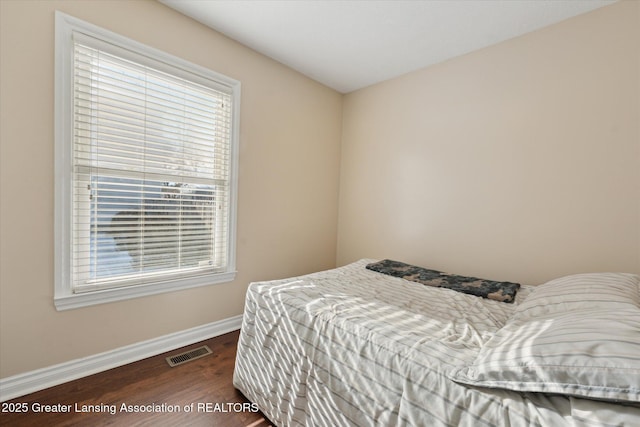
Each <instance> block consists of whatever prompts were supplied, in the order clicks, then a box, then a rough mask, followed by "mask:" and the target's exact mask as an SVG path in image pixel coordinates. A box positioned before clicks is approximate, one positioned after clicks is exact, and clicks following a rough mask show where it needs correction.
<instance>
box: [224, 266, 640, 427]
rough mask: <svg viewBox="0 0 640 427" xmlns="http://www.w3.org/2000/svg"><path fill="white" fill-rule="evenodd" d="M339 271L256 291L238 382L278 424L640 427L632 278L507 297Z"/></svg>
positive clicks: (637, 319) (555, 284)
mask: <svg viewBox="0 0 640 427" xmlns="http://www.w3.org/2000/svg"><path fill="white" fill-rule="evenodd" d="M375 262H376V260H368V259H363V260H360V261H357V262H354V263H352V264H349V265H346V266H344V267H340V268H336V269H332V270H328V271H323V272H318V273H313V274H309V275H305V276H301V277H295V278H290V279H286V280H275V281H267V282H256V283H252V284H251V285H250V286H249V288H248V291H247V296H246V303H245V312H244V317H243V323H242V328H241V333H240V338H239V341H238V352H237V359H236V367H235V371H234V386H235V387H236V388H237V389H239V390H240V391H241V392H242V393H243V394H244V395H245V396H246V397H247V398H248V399H249V400H251V401H252V402H254V403H256V404H257V406H258V407H259V408H260V409H261V410H262V412H263V413H264V414H265V415H266V416H267V417H268V418H269V419H270V420H271V421H272V422H273V423H274V424H276V425H278V426H474V427H476V426H564V425H567V426H635V425H640V404H639V403H638V402H639V401H640V296H639V289H638V287H639V279H638V276H636V275H632V274H622V273H603V274H582V275H572V276H567V277H563V278H559V279H556V280H553V281H550V282H548V283H546V284H543V285H540V286H536V287H533V286H525V285H523V286H520V288H519V289H518V290H517V293H516V294H515V299H514V301H512V302H511V303H506V302H501V301H496V300H492V299H488V298H482V297H478V296H475V295H469V294H466V293H462V292H458V291H456V290H451V289H446V288H438V287H432V286H425V285H423V284H420V283H416V282H414V281H411V280H406V279H405V278H400V277H392V276H390V275H388V274H383V273H380V272H377V271H372V270H369V269H368V268H366V267H367V266H368V265H371V264H373V263H375Z"/></svg>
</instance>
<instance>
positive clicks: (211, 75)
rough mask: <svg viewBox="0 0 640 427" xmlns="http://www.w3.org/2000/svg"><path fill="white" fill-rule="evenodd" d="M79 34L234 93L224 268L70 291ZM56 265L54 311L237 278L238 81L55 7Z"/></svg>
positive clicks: (71, 289)
mask: <svg viewBox="0 0 640 427" xmlns="http://www.w3.org/2000/svg"><path fill="white" fill-rule="evenodd" d="M74 32H79V33H82V34H85V35H88V36H90V37H93V38H97V39H99V40H102V41H104V42H106V43H110V44H113V45H116V46H118V47H120V48H124V49H127V50H129V51H131V52H134V53H135V54H138V55H143V56H146V57H148V58H151V59H153V60H155V61H160V62H162V63H164V64H167V65H169V66H170V67H172V68H177V69H179V70H182V71H184V72H185V74H187V75H192V76H193V75H195V76H199V77H200V78H205V79H208V80H212V81H215V82H216V83H217V84H219V85H224V86H225V87H228V88H230V89H231V91H232V102H233V106H232V108H233V110H232V126H231V150H230V152H231V161H230V162H231V164H230V168H231V171H230V177H229V179H230V184H231V190H230V194H229V197H230V200H229V230H228V233H229V234H228V260H229V262H228V266H227V268H226V270H225V271H222V272H216V273H212V274H208V275H205V276H197V277H188V278H180V277H178V278H173V279H170V280H162V281H158V282H155V283H151V284H145V285H138V286H127V287H120V288H112V289H100V290H96V291H91V292H84V293H74V292H73V288H72V249H73V248H72V243H71V237H72V217H73V206H72V204H73V189H72V185H73V182H72V181H73V180H72V161H73V157H72V156H73V126H74V119H73V75H72V73H73V40H72V36H73V33H74ZM54 110H55V118H54V120H55V193H54V199H55V206H54V209H55V217H54V222H55V226H54V238H55V259H54V260H55V264H54V275H55V281H54V282H55V284H54V305H55V307H56V309H57V310H68V309H74V308H79V307H85V306H90V305H95V304H102V303H107V302H113V301H120V300H125V299H130V298H136V297H142V296H147V295H154V294H158V293H163V292H171V291H177V290H184V289H188V288H194V287H200V286H207V285H213V284H219V283H225V282H230V281H232V280H234V279H235V276H236V217H237V215H236V209H237V187H238V182H237V181H238V178H237V174H238V145H239V117H240V82H238V81H237V80H234V79H231V78H229V77H227V76H224V75H222V74H219V73H216V72H214V71H212V70H209V69H207V68H205V67H202V66H199V65H196V64H193V63H190V62H188V61H185V60H183V59H180V58H178V57H175V56H173V55H169V54H167V53H165V52H162V51H160V50H157V49H154V48H151V47H149V46H146V45H144V44H141V43H138V42H136V41H134V40H131V39H129V38H126V37H123V36H120V35H118V34H115V33H113V32H111V31H108V30H105V29H103V28H100V27H97V26H95V25H93V24H90V23H87V22H84V21H82V20H80V19H77V18H74V17H72V16H69V15H66V14H64V13H62V12H59V11H56V16H55V108H54Z"/></svg>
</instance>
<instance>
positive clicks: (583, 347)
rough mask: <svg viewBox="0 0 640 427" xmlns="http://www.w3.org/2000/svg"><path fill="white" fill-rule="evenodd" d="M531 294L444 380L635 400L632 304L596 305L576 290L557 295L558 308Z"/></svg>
mask: <svg viewBox="0 0 640 427" xmlns="http://www.w3.org/2000/svg"><path fill="white" fill-rule="evenodd" d="M627 276H631V278H632V279H633V277H634V276H633V275H627ZM635 280H636V288H635V294H634V293H633V292H631V293H630V294H629V298H630V299H631V300H634V298H635V299H636V300H637V286H638V277H637V276H635ZM557 283H558V282H556V284H557ZM605 287H606V286H605ZM595 292H596V293H598V291H597V290H596V291H595ZM535 293H537V291H534V292H533V293H532V294H531V296H529V297H528V298H527V299H526V300H525V302H524V303H523V304H522V305H521V307H519V308H522V307H523V308H524V310H521V311H519V310H517V312H516V313H515V314H514V316H513V317H512V318H511V319H510V320H509V322H507V324H506V325H505V326H504V327H503V328H502V329H500V330H499V331H498V332H497V333H496V334H495V335H494V336H493V337H492V338H491V339H490V340H489V341H487V343H486V344H485V345H484V346H483V347H482V348H481V349H480V352H479V353H478V356H477V357H476V359H475V360H474V362H473V363H472V364H471V365H469V366H466V367H464V368H462V369H460V370H458V371H457V372H454V373H453V375H452V379H453V380H454V381H457V382H460V383H464V384H468V385H473V386H480V387H493V388H504V389H509V390H515V391H521V392H544V393H560V394H566V395H572V396H578V397H585V398H589V399H601V400H616V401H627V402H639V401H640V307H638V305H637V304H635V303H630V302H629V301H625V299H626V298H625V297H623V296H622V293H620V294H619V295H618V297H617V298H611V299H608V300H607V301H605V302H603V303H599V302H598V300H597V299H593V298H592V297H591V296H589V295H586V294H585V293H584V292H582V291H579V292H578V295H574V296H573V297H570V292H567V293H566V294H564V296H562V298H564V299H565V300H566V301H564V302H563V304H564V305H562V304H555V303H551V305H550V306H544V305H541V302H542V301H543V298H542V297H541V295H543V294H544V293H545V292H542V293H540V294H538V295H537V297H536V296H534V294H535ZM557 296H558V295H556V297H557ZM580 296H584V298H582V300H581V298H580ZM531 297H534V299H533V301H534V303H531V301H530V300H529V299H530V298H531ZM579 300H581V301H579ZM576 301H578V302H576ZM632 302H633V301H632ZM527 303H530V304H528V307H527V306H526V305H525V304H527ZM574 303H575V304H574ZM568 307H570V308H568ZM533 314H535V316H534V315H533Z"/></svg>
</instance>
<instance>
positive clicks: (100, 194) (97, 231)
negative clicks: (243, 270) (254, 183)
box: [90, 176, 216, 280]
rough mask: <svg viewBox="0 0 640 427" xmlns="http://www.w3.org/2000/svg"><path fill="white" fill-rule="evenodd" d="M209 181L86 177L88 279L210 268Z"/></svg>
mask: <svg viewBox="0 0 640 427" xmlns="http://www.w3.org/2000/svg"><path fill="white" fill-rule="evenodd" d="M215 191H216V188H215V186H214V185H203V184H189V183H178V182H170V181H152V180H141V179H134V178H121V177H113V176H93V177H92V178H91V201H92V203H91V215H90V218H91V219H90V228H91V245H90V251H91V253H90V259H91V269H90V271H91V273H90V276H91V279H94V280H95V279H101V278H106V277H108V278H117V277H118V276H127V275H131V274H136V273H146V272H155V271H161V270H173V269H178V268H192V267H203V266H211V265H213V263H214V260H213V251H214V242H215V234H214V231H215V230H214V226H213V225H214V223H215V218H214V213H215V209H214V202H215Z"/></svg>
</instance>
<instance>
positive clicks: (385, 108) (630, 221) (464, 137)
mask: <svg viewBox="0 0 640 427" xmlns="http://www.w3.org/2000/svg"><path fill="white" fill-rule="evenodd" d="M639 41H640V2H635V1H633V2H627V1H623V2H620V3H616V4H614V5H612V6H607V7H604V8H602V9H599V10H596V11H594V12H592V13H588V14H585V15H581V16H578V17H575V18H573V19H570V20H567V21H564V22H562V23H559V24H557V25H554V26H550V27H547V28H545V29H542V30H540V31H537V32H534V33H530V34H527V35H524V36H522V37H519V38H516V39H512V40H510V41H507V42H503V43H501V44H498V45H495V46H492V47H489V48H486V49H483V50H480V51H477V52H474V53H471V54H468V55H465V56H462V57H458V58H456V59H452V60H449V61H447V62H444V63H442V64H439V65H436V66H433V67H429V68H426V69H423V70H419V71H417V72H413V73H411V74H408V75H405V76H403V77H401V78H397V79H394V80H391V81H387V82H385V83H382V84H378V85H375V86H372V87H369V88H365V89H363V90H360V91H357V92H354V93H351V94H349V95H347V96H346V97H345V101H344V105H343V136H342V163H341V186H340V208H339V222H338V224H339V226H338V230H339V231H338V258H337V261H338V264H345V263H347V262H350V261H353V260H355V259H359V258H363V257H373V258H392V259H398V260H405V261H408V262H413V263H417V264H419V265H423V266H428V267H431V268H435V269H441V270H445V271H450V272H456V273H460V274H469V275H479V276H484V277H489V278H497V279H510V280H518V281H522V282H524V283H530V284H536V283H540V282H542V281H545V280H548V279H550V278H552V277H557V276H559V275H564V274H569V273H574V272H584V271H603V270H604V271H608V270H616V271H618V270H623V271H629V272H635V273H640V130H639V128H640V111H639V107H638V104H639V99H640V87H639V85H640V71H639V61H640V58H639V55H640V44H639Z"/></svg>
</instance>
